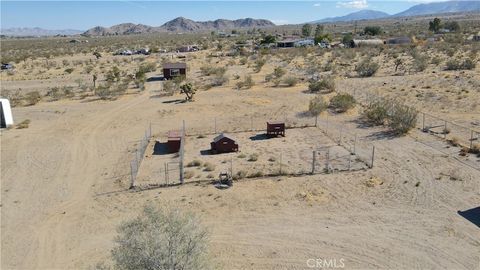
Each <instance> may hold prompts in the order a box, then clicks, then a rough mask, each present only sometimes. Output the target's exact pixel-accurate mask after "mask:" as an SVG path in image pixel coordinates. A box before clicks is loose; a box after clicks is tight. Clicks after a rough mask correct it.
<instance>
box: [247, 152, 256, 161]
mask: <svg viewBox="0 0 480 270" xmlns="http://www.w3.org/2000/svg"><path fill="white" fill-rule="evenodd" d="M257 160H258V154H257V153H253V154H251V155H250V156H248V161H251V162H255V161H257Z"/></svg>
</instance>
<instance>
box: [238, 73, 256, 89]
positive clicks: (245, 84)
mask: <svg viewBox="0 0 480 270" xmlns="http://www.w3.org/2000/svg"><path fill="white" fill-rule="evenodd" d="M254 85H255V82H254V81H253V79H252V76H250V75H247V76H245V78H244V79H243V81H240V82H237V83H236V87H237V89H242V88H245V89H250V88H252V87H253V86H254Z"/></svg>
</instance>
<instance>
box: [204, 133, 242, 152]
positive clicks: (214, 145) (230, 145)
mask: <svg viewBox="0 0 480 270" xmlns="http://www.w3.org/2000/svg"><path fill="white" fill-rule="evenodd" d="M210 147H211V149H210V151H211V152H212V153H213V154H217V153H229V152H237V151H238V144H237V143H236V141H235V139H234V138H232V137H231V136H230V135H228V134H225V133H222V134H220V135H218V136H217V137H215V138H214V139H213V142H211V143H210Z"/></svg>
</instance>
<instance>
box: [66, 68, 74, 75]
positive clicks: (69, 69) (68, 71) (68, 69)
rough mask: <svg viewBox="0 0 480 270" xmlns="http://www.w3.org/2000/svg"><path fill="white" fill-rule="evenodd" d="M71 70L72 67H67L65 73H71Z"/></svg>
mask: <svg viewBox="0 0 480 270" xmlns="http://www.w3.org/2000/svg"><path fill="white" fill-rule="evenodd" d="M73 71H74V69H73V68H67V69H65V73H68V74H72V72H73Z"/></svg>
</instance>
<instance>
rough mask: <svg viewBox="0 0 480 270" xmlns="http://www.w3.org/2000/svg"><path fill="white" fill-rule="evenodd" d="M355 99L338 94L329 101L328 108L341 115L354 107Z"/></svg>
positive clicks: (347, 95) (348, 95)
mask: <svg viewBox="0 0 480 270" xmlns="http://www.w3.org/2000/svg"><path fill="white" fill-rule="evenodd" d="M355 103H356V101H355V98H354V97H353V96H352V95H350V94H338V95H336V96H334V97H333V98H332V99H331V100H330V105H329V107H330V108H332V109H334V110H335V111H336V112H339V113H342V112H346V111H348V110H349V109H351V108H353V107H355Z"/></svg>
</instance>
